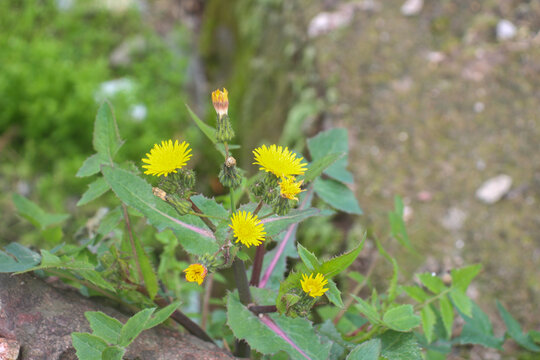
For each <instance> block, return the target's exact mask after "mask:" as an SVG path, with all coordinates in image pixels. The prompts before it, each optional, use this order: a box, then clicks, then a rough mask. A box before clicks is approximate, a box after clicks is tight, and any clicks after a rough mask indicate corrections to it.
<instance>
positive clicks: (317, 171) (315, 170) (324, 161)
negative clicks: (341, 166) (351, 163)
mask: <svg viewBox="0 0 540 360" xmlns="http://www.w3.org/2000/svg"><path fill="white" fill-rule="evenodd" d="M345 155H346V154H345V153H334V154H328V155H325V156H324V157H322V158H320V159H316V160H314V161H313V162H311V163H310V164H309V165H308V169H307V171H306V173H305V175H304V182H305V183H308V182H310V181H313V180H315V178H316V177H317V176H319V175H321V174H322V172H323V171H324V170H326V169H327V168H328V167H329V166H330V165H332V164H333V163H335V162H336V161H337V160H339V159H341V158H342V157H343V156H345Z"/></svg>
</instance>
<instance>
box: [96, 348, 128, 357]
mask: <svg viewBox="0 0 540 360" xmlns="http://www.w3.org/2000/svg"><path fill="white" fill-rule="evenodd" d="M125 353H126V349H124V348H121V347H118V346H109V347H107V348H106V349H105V350H103V353H102V355H101V359H102V360H122V359H123V357H124V354H125Z"/></svg>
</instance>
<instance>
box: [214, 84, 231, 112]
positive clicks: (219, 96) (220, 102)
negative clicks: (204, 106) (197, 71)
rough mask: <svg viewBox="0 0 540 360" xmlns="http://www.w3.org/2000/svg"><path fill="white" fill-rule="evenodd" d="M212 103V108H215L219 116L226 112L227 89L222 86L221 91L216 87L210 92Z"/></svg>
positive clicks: (227, 101)
mask: <svg viewBox="0 0 540 360" xmlns="http://www.w3.org/2000/svg"><path fill="white" fill-rule="evenodd" d="M212 105H214V109H216V112H217V113H218V115H219V116H220V117H221V116H223V115H226V114H227V110H228V109H229V97H228V92H227V89H225V88H223V91H221V90H219V89H217V90H216V91H214V92H212Z"/></svg>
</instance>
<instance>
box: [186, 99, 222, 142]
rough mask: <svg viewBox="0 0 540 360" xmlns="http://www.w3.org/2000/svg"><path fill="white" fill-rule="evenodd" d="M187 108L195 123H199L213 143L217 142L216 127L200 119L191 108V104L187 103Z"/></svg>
mask: <svg viewBox="0 0 540 360" xmlns="http://www.w3.org/2000/svg"><path fill="white" fill-rule="evenodd" d="M186 108H187V110H188V112H189V115H190V116H191V118H192V119H193V121H195V124H197V126H198V127H199V129H200V130H201V131H202V132H203V134H204V135H206V137H207V138H208V139H209V140H210V141H211V142H212V144H216V143H217V141H216V129H214V128H213V127H212V126H210V125H208V124H207V123H205V122H204V121H202V120H201V119H199V117H198V116H197V115H196V114H195V113H194V112H193V111H192V110H191V108H190V107H189V106H187V105H186Z"/></svg>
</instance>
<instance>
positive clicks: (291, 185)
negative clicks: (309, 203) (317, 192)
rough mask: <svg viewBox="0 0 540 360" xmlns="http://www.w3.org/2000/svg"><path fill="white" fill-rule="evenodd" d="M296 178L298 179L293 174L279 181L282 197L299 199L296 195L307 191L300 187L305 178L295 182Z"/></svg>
mask: <svg viewBox="0 0 540 360" xmlns="http://www.w3.org/2000/svg"><path fill="white" fill-rule="evenodd" d="M295 180H296V179H295V178H294V177H293V176H290V177H287V178H285V179H281V182H280V183H279V191H280V194H281V197H283V198H287V199H290V200H296V201H298V198H297V197H296V195H297V194H299V193H301V192H302V191H305V190H302V189H301V188H300V187H301V186H302V183H303V182H304V180H300V181H298V182H295Z"/></svg>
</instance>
